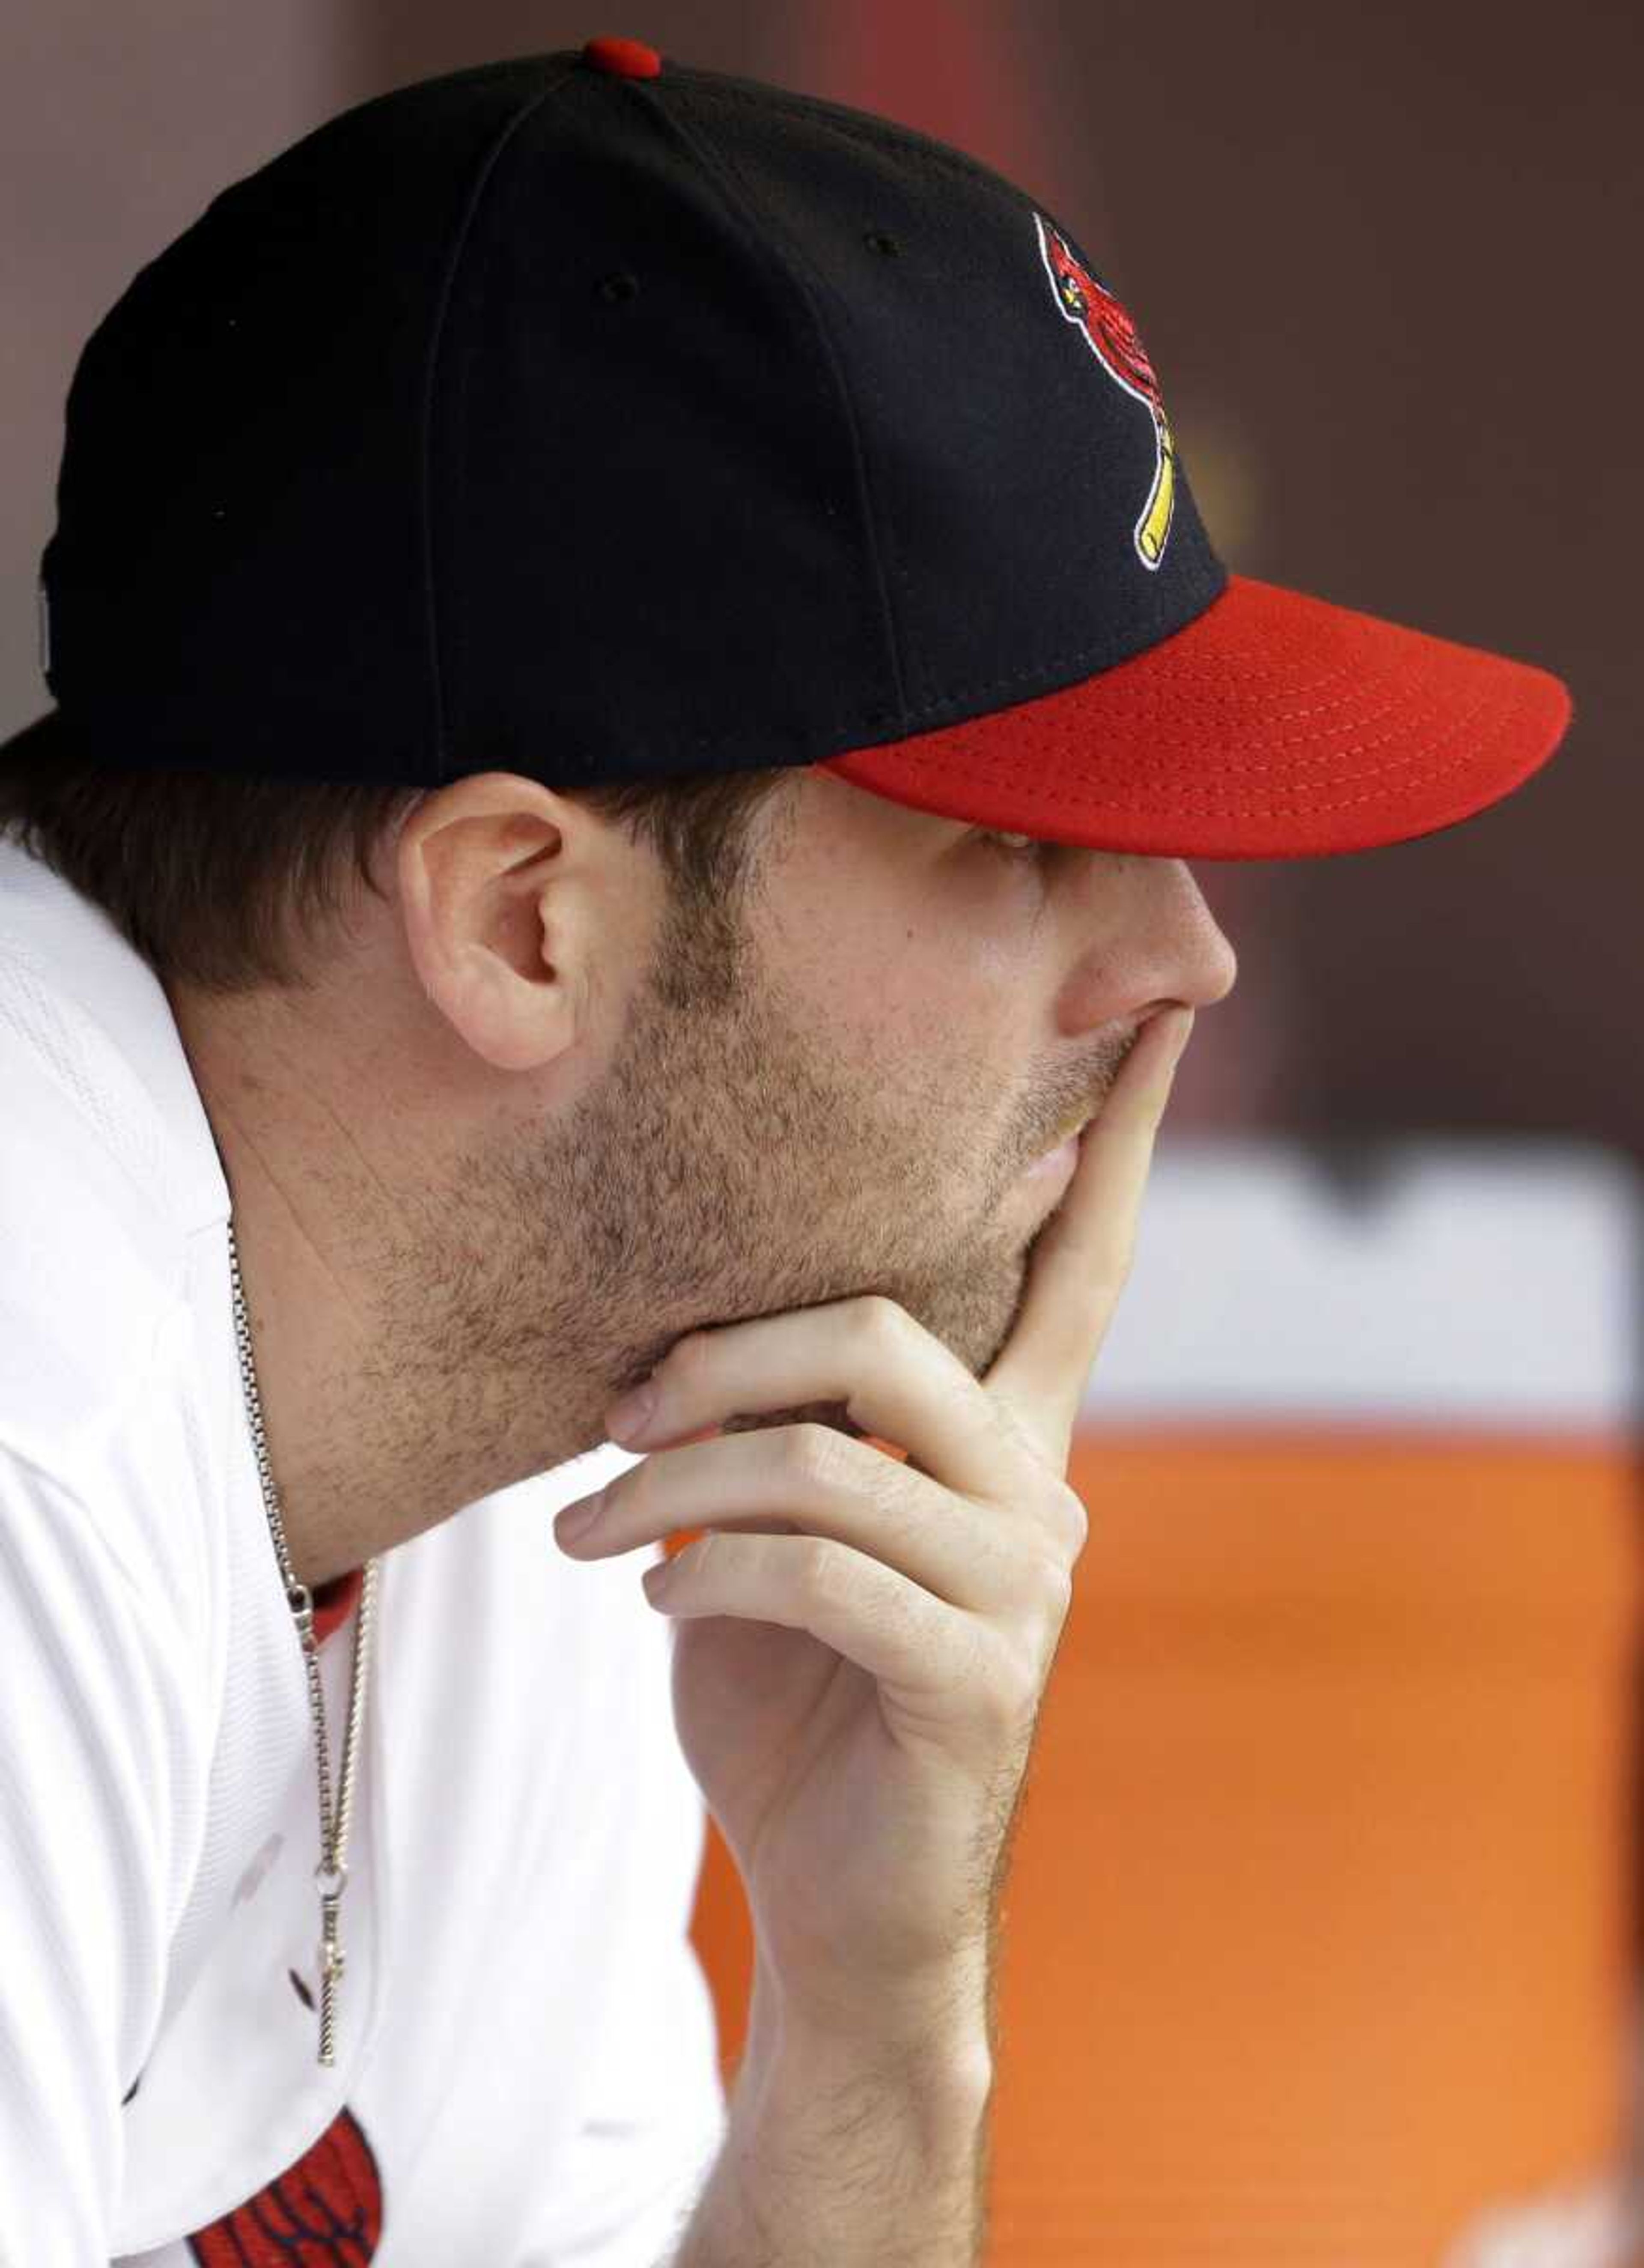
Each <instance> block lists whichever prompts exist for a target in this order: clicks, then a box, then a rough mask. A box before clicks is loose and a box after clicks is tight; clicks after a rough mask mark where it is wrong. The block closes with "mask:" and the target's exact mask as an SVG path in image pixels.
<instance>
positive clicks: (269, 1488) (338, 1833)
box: [228, 1220, 382, 2064]
mask: <svg viewBox="0 0 1644 2268" xmlns="http://www.w3.org/2000/svg"><path fill="white" fill-rule="evenodd" d="M228 1264H229V1269H230V1272H231V1274H232V1280H233V1286H234V1337H235V1338H236V1339H237V1340H238V1342H239V1344H240V1377H241V1378H242V1379H243V1380H244V1381H245V1388H246V1407H247V1410H248V1411H249V1412H250V1416H251V1438H252V1443H253V1446H254V1448H255V1450H256V1455H257V1473H258V1476H259V1478H260V1479H261V1480H262V1501H263V1503H264V1505H265V1506H267V1507H268V1514H269V1533H270V1534H271V1535H272V1536H273V1538H274V1550H275V1554H276V1557H277V1558H278V1560H279V1563H280V1575H281V1578H282V1580H284V1585H285V1603H286V1604H287V1606H288V1607H290V1609H291V1616H292V1619H293V1620H294V1621H295V1623H296V1624H297V1636H298V1639H299V1643H300V1645H301V1646H302V1649H303V1660H304V1661H305V1663H306V1667H307V1671H308V1697H309V1701H310V1704H311V1705H312V1707H313V1719H314V1749H315V1753H316V1755H317V1756H318V1757H319V1760H320V1863H319V1865H318V1866H317V1867H315V1868H314V1881H316V1882H317V1883H318V1884H319V1887H320V1912H321V1940H320V1945H319V1961H320V2060H321V2063H322V2064H335V2061H336V2052H335V2050H336V1992H337V1986H338V1985H339V1983H340V1982H341V1980H342V1976H343V1947H342V1942H341V1940H340V1939H339V1937H338V1935H337V1910H338V1908H339V1906H340V1905H341V1904H342V1902H343V1889H344V1888H345V1887H346V1885H347V1882H348V1864H347V1858H346V1853H347V1850H348V1830H349V1810H350V1804H351V1803H352V1800H353V1795H354V1756H355V1747H356V1741H357V1737H358V1732H359V1725H360V1718H361V1715H362V1713H363V1712H364V1709H365V1688H366V1683H367V1681H368V1677H369V1674H370V1663H371V1639H372V1623H373V1620H374V1617H375V1612H376V1605H377V1572H378V1570H379V1568H380V1566H381V1565H382V1562H381V1561H380V1559H370V1560H367V1561H366V1563H365V1581H364V1583H363V1585H362V1586H361V1588H360V1598H359V1627H358V1631H357V1632H356V1634H355V1639H354V1683H353V1687H352V1690H350V1695H349V1704H348V1731H347V1733H346V1734H345V1735H344V1737H343V1784H342V1786H341V1788H340V1789H339V1791H338V1794H337V1808H336V1814H335V1817H333V1815H332V1811H331V1776H330V1771H329V1769H328V1757H327V1751H326V1712H325V1695H324V1692H323V1690H322V1689H321V1682H320V1650H319V1647H318V1646H317V1645H316V1644H315V1642H314V1604H313V1595H312V1594H311V1593H310V1591H309V1589H308V1587H307V1585H306V1583H299V1581H298V1580H297V1578H296V1576H295V1574H294V1573H293V1572H292V1570H291V1553H290V1551H289V1550H287V1549H286V1544H285V1523H284V1521H282V1520H281V1518H280V1501H279V1499H278V1497H277V1496H276V1494H275V1491H274V1476H273V1475H272V1474H271V1472H270V1471H269V1449H268V1442H267V1440H266V1439H265V1437H264V1434H263V1430H262V1396H261V1395H259V1394H258V1392H257V1373H256V1372H255V1370H254V1368H253V1366H252V1361H251V1331H250V1327H249V1325H248V1324H247V1319H246V1299H245V1293H244V1292H243V1290H242V1289H241V1287H240V1253H239V1249H238V1248H237V1247H236V1245H235V1242H234V1224H233V1222H232V1220H231V1221H230V1222H229V1224H228Z"/></svg>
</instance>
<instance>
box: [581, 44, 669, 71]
mask: <svg viewBox="0 0 1644 2268" xmlns="http://www.w3.org/2000/svg"><path fill="white" fill-rule="evenodd" d="M582 60H583V62H584V63H592V64H593V68H594V70H602V71H610V72H611V73H613V74H614V76H615V77H617V78H657V77H660V74H661V70H662V58H661V56H660V55H658V53H657V51H656V49H655V48H648V47H646V45H645V41H644V40H589V41H588V43H587V45H586V47H585V48H583V50H582Z"/></svg>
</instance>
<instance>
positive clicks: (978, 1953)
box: [556, 1010, 1193, 2056]
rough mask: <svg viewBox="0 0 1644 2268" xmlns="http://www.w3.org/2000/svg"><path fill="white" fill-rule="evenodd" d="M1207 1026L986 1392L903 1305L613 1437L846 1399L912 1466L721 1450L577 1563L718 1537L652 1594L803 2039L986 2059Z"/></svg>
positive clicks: (682, 1393) (628, 1488) (1119, 1114)
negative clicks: (1102, 1410) (1144, 1222)
mask: <svg viewBox="0 0 1644 2268" xmlns="http://www.w3.org/2000/svg"><path fill="white" fill-rule="evenodd" d="M1192 1024H1193V1018H1192V1013H1191V1010H1176V1011H1172V1012H1168V1013H1162V1014H1160V1015H1158V1016H1156V1017H1154V1020H1152V1022H1151V1023H1150V1024H1149V1025H1148V1026H1147V1027H1146V1028H1145V1029H1144V1031H1143V1033H1142V1035H1141V1036H1140V1038H1139V1040H1138V1042H1137V1043H1136V1045H1135V1047H1134V1048H1133V1049H1132V1053H1131V1055H1130V1057H1128V1058H1127V1059H1126V1061H1125V1064H1124V1069H1123V1071H1122V1072H1121V1074H1120V1077H1119V1078H1118V1079H1117V1081H1116V1083H1115V1085H1114V1087H1113V1090H1112V1093H1111V1094H1110V1098H1109V1100H1108V1102H1107V1105H1106V1107H1105V1108H1103V1110H1102V1112H1101V1113H1100V1114H1099V1116H1098V1117H1097V1118H1096V1119H1095V1121H1093V1123H1091V1124H1090V1125H1089V1126H1088V1127H1087V1129H1086V1130H1085V1133H1084V1135H1083V1137H1082V1139H1081V1144H1080V1163H1079V1167H1078V1169H1077V1171H1076V1172H1075V1175H1074V1177H1073V1181H1072V1182H1071V1183H1070V1184H1069V1186H1068V1189H1067V1192H1066V1194H1065V1197H1064V1199H1063V1201H1062V1205H1061V1208H1060V1210H1059V1211H1058V1213H1057V1214H1056V1215H1055V1217H1054V1218H1053V1219H1051V1221H1050V1222H1049V1223H1048V1224H1047V1226H1046V1227H1045V1229H1044V1230H1043V1232H1042V1233H1041V1235H1040V1237H1039V1240H1038V1242H1037V1244H1036V1248H1035V1249H1034V1252H1033V1254H1032V1256H1031V1260H1030V1263H1029V1275H1028V1284H1027V1287H1026V1290H1025V1292H1024V1296H1023V1302H1022V1307H1021V1312H1020V1314H1019V1315H1018V1318H1017V1321H1016V1324H1015V1327H1014V1329H1013V1331H1012V1333H1011V1336H1010V1338H1009V1339H1008V1341H1007V1342H1006V1345H1005V1347H1004V1349H1003V1351H1001V1352H1000V1354H999V1357H998V1359H996V1361H995V1362H994V1363H993V1364H992V1366H991V1368H990V1369H989V1371H988V1373H987V1374H986V1377H985V1379H984V1380H977V1379H976V1378H973V1377H972V1376H971V1374H970V1373H969V1371H968V1370H967V1369H966V1368H965V1366H964V1365H963V1364H962V1363H961V1362H960V1360H959V1359H958V1358H957V1357H956V1356H955V1354H954V1353H953V1352H952V1351H950V1350H949V1349H948V1348H947V1347H946V1346H944V1345H943V1344H941V1343H940V1341H939V1340H938V1339H936V1338H935V1337H933V1335H932V1334H931V1333H930V1332H928V1331H926V1330H925V1329H923V1328H922V1327H921V1326H920V1325H919V1324H918V1323H916V1322H914V1321H913V1319H912V1318H911V1317H910V1315H909V1314H907V1312H906V1311H905V1309H903V1308H902V1307H898V1306H896V1304H895V1303H894V1302H893V1301H891V1300H884V1299H880V1298H866V1299H854V1300H838V1301H836V1302H833V1303H831V1304H829V1305H826V1306H822V1307H813V1308H806V1309H800V1310H797V1311H793V1312H790V1313H785V1314H777V1315H770V1316H763V1317H759V1318H756V1319H755V1320H752V1321H749V1322H737V1323H733V1324H730V1325H728V1326H726V1328H724V1329H717V1330H704V1331H693V1332H691V1333H689V1335H688V1336H687V1337H684V1338H682V1339H681V1340H679V1341H678V1342H677V1343H676V1344H675V1345H674V1346H673V1347H672V1348H671V1349H670V1351H669V1352H668V1354H667V1357H666V1359H664V1360H663V1361H662V1363H661V1364H660V1366H658V1368H657V1371H656V1372H655V1373H654V1377H653V1379H652V1381H651V1383H652V1386H653V1387H654V1389H655V1394H656V1403H655V1407H654V1410H653V1412H652V1418H651V1421H650V1423H649V1425H647V1426H646V1427H645V1429H644V1430H643V1431H642V1432H631V1431H630V1432H627V1433H626V1434H625V1435H623V1436H620V1437H619V1436H618V1435H617V1433H616V1425H615V1424H613V1425H612V1435H613V1438H622V1439H623V1440H624V1441H625V1443H626V1444H627V1445H629V1446H645V1447H652V1445H653V1444H654V1445H657V1446H658V1447H659V1448H660V1445H661V1444H663V1443H666V1442H668V1441H675V1442H677V1441H679V1440H682V1439H683V1438H685V1437H693V1436H700V1435H701V1433H702V1432H703V1429H704V1428H713V1427H715V1426H717V1425H722V1424H723V1423H725V1421H726V1419H727V1418H730V1417H732V1416H734V1414H735V1413H738V1412H748V1411H757V1410H776V1409H783V1408H792V1407H794V1406H797V1405H801V1404H805V1403H810V1402H813V1401H818V1400H832V1401H837V1402H839V1403H843V1404H844V1407H845V1409H846V1410H847V1411H848V1414H849V1416H850V1418H851V1419H852V1420H854V1421H855V1422H856V1423H858V1424H859V1425H861V1426H862V1428H863V1429H864V1431H865V1432H866V1433H867V1434H871V1435H873V1436H875V1437H878V1438H880V1439H881V1440H884V1441H886V1442H887V1443H889V1444H893V1445H902V1446H903V1447H905V1448H906V1451H907V1453H908V1454H907V1456H906V1460H905V1462H898V1461H897V1460H896V1458H894V1457H890V1456H887V1455H886V1454H884V1452H883V1451H882V1450H881V1449H879V1448H876V1447H874V1445H873V1442H872V1441H871V1440H866V1439H860V1440H859V1439H852V1438H851V1437H850V1436H849V1435H847V1434H844V1433H841V1432H837V1431H834V1430H831V1429H830V1428H829V1427H826V1426H822V1425H781V1426H777V1427H775V1428H771V1429H769V1430H766V1431H764V1432H748V1433H744V1434H740V1435H735V1436H732V1437H728V1438H726V1437H718V1438H712V1439H707V1440H702V1439H699V1438H698V1439H696V1440H694V1442H693V1444H692V1445H691V1446H688V1447H675V1448H673V1449H661V1450H660V1454H652V1455H649V1456H647V1457H646V1458H645V1462H643V1463H641V1464H639V1465H637V1466H635V1467H634V1468H633V1469H631V1470H630V1471H629V1472H626V1473H624V1474H623V1475H622V1476H621V1477H620V1478H619V1479H617V1480H616V1481H615V1482H613V1483H612V1484H611V1485H610V1487H609V1488H608V1489H607V1490H605V1491H604V1492H603V1501H602V1504H601V1508H600V1511H599V1515H598V1517H597V1519H596V1520H595V1521H594V1522H593V1527H592V1528H591V1529H590V1530H589V1531H588V1533H587V1534H586V1535H584V1536H581V1537H579V1538H578V1539H577V1541H576V1542H575V1543H569V1542H567V1541H565V1539H564V1536H563V1535H561V1536H560V1540H561V1545H562V1549H564V1550H566V1551H568V1552H569V1553H570V1554H571V1556H573V1557H577V1558H600V1557H608V1556H609V1555H611V1554H613V1553H616V1552H622V1551H632V1550H637V1549H638V1548H639V1547H640V1546H642V1545H645V1544H651V1543H656V1542H658V1541H659V1540H660V1539H662V1538H665V1537H667V1536H668V1535H671V1534H673V1533H674V1532H675V1530H677V1529H680V1528H702V1529H704V1530H705V1531H706V1532H705V1533H704V1535H702V1536H701V1537H700V1539H699V1540H698V1541H697V1542H695V1543H691V1544H689V1545H688V1546H687V1547H686V1548H685V1550H682V1552H680V1554H679V1555H678V1557H677V1558H675V1560H673V1561H672V1562H670V1563H668V1564H667V1565H665V1566H663V1567H659V1568H657V1569H656V1570H654V1571H652V1572H648V1573H647V1577H646V1590H647V1592H648V1594H649V1595H650V1597H651V1599H652V1603H653V1604H655V1605H656V1606H657V1607H658V1608H660V1610H661V1611H662V1612H663V1613H665V1614H667V1615H670V1616H675V1617H677V1618H678V1623H679V1627H678V1628H677V1631H676V1636H675V1653H674V1670H673V1680H674V1683H673V1690H674V1706H675V1720H676V1724H677V1727H678V1732H679V1736H680V1742H681V1746H682V1749H683V1751H684V1754H685V1756H686V1759H687V1761H688V1762H689V1765H690V1768H691V1771H692V1772H693V1774H694V1775H695V1778H696V1779H697V1783H698V1785H699V1786H700V1787H701V1789H702V1792H703V1795H704V1800H705V1801H706V1803H707V1805H708V1807H709V1808H710V1809H711V1812H712V1814H713V1816H714V1818H715V1819H716V1821H717V1822H718V1823H719V1828H720V1830H721V1831H722V1833H723V1834H724V1836H725V1838H726V1844H727V1845H728V1846H729V1847H730V1850H731V1852H732V1853H733V1855H734V1858H735V1860H736V1863H737V1867H738V1868H739V1870H740V1872H741V1878H742V1881H743V1884H744V1887H745V1889H746V1891H747V1894H748V1903H749V1907H750V1911H751V1915H752V1919H753V1923H754V1927H755V1932H756V1938H757V1941H758V1946H759V1953H760V1960H761V1964H762V1968H763V1970H766V1971H768V1972H769V1975H770V1980H771V1983H772V1985H773V1986H774V1989H775V1999H776V2006H777V2007H778V2010H779V2012H780V2013H779V2014H778V2022H779V2023H780V2024H781V2026H782V2027H783V2029H784V2031H785V2033H787V2032H789V2030H790V2028H791V2029H792V2032H793V2036H799V2035H801V2034H802V2035H804V2036H807V2037H809V2038H812V2039H814V2040H815V2041H817V2042H818V2043H821V2042H823V2041H829V2040H838V2041H849V2042H851V2043H852V2044H853V2047H854V2048H855V2049H857V2050H866V2049H870V2048H871V2047H872V2046H873V2044H874V2043H876V2042H877V2043H882V2044H884V2045H885V2046H886V2047H888V2048H892V2047H895V2046H896V2045H898V2044H899V2043H922V2044H923V2046H924V2047H925V2049H926V2050H927V2051H929V2052H931V2053H932V2054H933V2056H935V2055H937V2054H940V2052H941V2050H942V2045H943V2043H953V2046H954V2048H955V2051H956V2052H962V2050H963V2048H964V2047H965V2045H966V2044H967V2043H969V2042H971V2041H975V2042H977V2043H981V2042H983V2041H984V2040H985V2039H986V2038H987V2034H986V2032H985V2030H984V2021H985V2019H986V2016H987V2013H988V2012H987V2009H986V2005H985V1994H986V1990H987V1986H988V1983H989V1979H988V1976H987V1969H988V1962H989V1955H990V1948H991V1944H992V1925H993V1918H994V1908H995V1905H996V1903H997V1899H998V1896H999V1890H1000V1889H1001V1887H1002V1878H1003V1874H1004V1865H1003V1860H1004V1854H1005V1849H1006V1840H1007V1837H1008V1834H1009V1830H1010V1827H1011V1823H1012V1821H1013V1819H1014V1814H1015V1809H1016V1804H1017V1799H1018V1797H1019V1794H1020V1792H1021V1786H1022V1782H1023V1778H1024V1777H1025V1774H1026V1771H1027V1765H1028V1755H1029V1752H1030V1749H1031V1746H1032V1742H1033V1736H1034V1729H1035V1726H1036V1719H1037V1716H1038V1711H1039V1705H1040V1701H1041V1699H1042V1697H1043V1690H1044V1686H1045V1683H1046V1680H1047V1678H1048V1676H1049V1674H1050V1669H1051V1662H1052V1661H1053V1659H1054V1657H1055V1653H1056V1649H1057V1646H1058V1641H1059V1638H1060V1636H1061V1631H1062V1625H1063V1623H1064V1621H1065V1617H1066V1614H1067V1609H1068V1604H1069V1601H1070V1599H1071V1596H1072V1570H1073V1565H1074V1562H1075V1561H1076V1560H1077V1558H1078V1557H1079V1554H1080V1550H1082V1549H1083V1546H1084V1543H1085V1538H1086V1535H1087V1526H1088V1523H1087V1518H1086V1514H1085V1510H1084V1506H1083V1505H1082V1504H1081V1503H1080V1499H1079V1498H1078V1496H1077V1495H1076V1494H1075V1493H1074V1492H1073V1489H1072V1488H1070V1486H1069V1485H1068V1483H1067V1479H1066V1471H1067V1461H1068V1454H1069V1450H1070V1447H1071V1445H1072V1439H1073V1427H1074V1425H1075V1424H1076V1423H1077V1420H1078V1415H1079V1409H1080V1399H1081V1395H1082V1394H1083V1390H1084V1387H1085V1384H1086V1381H1087V1377H1088V1374H1089V1372H1090V1369H1091V1366H1092V1365H1093V1364H1094V1362H1095V1359H1096V1356H1097V1355H1098V1353H1099V1352H1100V1351H1101V1348H1102V1342H1103V1340H1104V1339H1105V1337H1106V1336H1107V1331H1108V1328H1109V1325H1110V1322H1111V1320H1112V1317H1113V1314H1114V1311H1115V1308H1116V1307H1117V1302H1118V1299H1119V1295H1120V1293H1121V1292H1122V1291H1123V1289H1124V1283H1125V1281H1126V1278H1127V1277H1128V1275H1129V1271H1130V1266H1131V1260H1132V1253H1133V1250H1134V1246H1135V1234H1136V1226H1137V1220H1138V1217H1139V1210H1140V1205H1141V1198H1142V1192H1143V1189H1144V1188H1145V1186H1146V1180H1147V1175H1148V1171H1149V1167H1150V1165H1151V1161H1152V1157H1153V1150H1154V1136H1155V1134H1156V1132H1157V1130H1158V1126H1159V1123H1160V1120H1161V1116H1162V1115H1163V1112H1164V1108H1165V1105H1166V1103H1167V1101H1168V1096H1169V1091H1170V1086H1171V1083H1172V1080H1173V1079H1174V1075H1175V1069H1176V1062H1177V1061H1178V1060H1179V1057H1180V1051H1181V1049H1182V1048H1183V1047H1185V1045H1186V1042H1187V1039H1188V1037H1189V1036H1190V1035H1191V1031H1192ZM615 1415H616V1413H613V1418H615ZM573 1509H574V1507H572V1506H566V1507H565V1510H564V1512H562V1513H561V1514H560V1518H559V1520H558V1521H557V1523H556V1533H557V1535H559V1534H560V1531H561V1530H562V1529H563V1528H564V1526H565V1524H566V1521H567V1518H568V1515H569V1513H571V1510H573Z"/></svg>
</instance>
